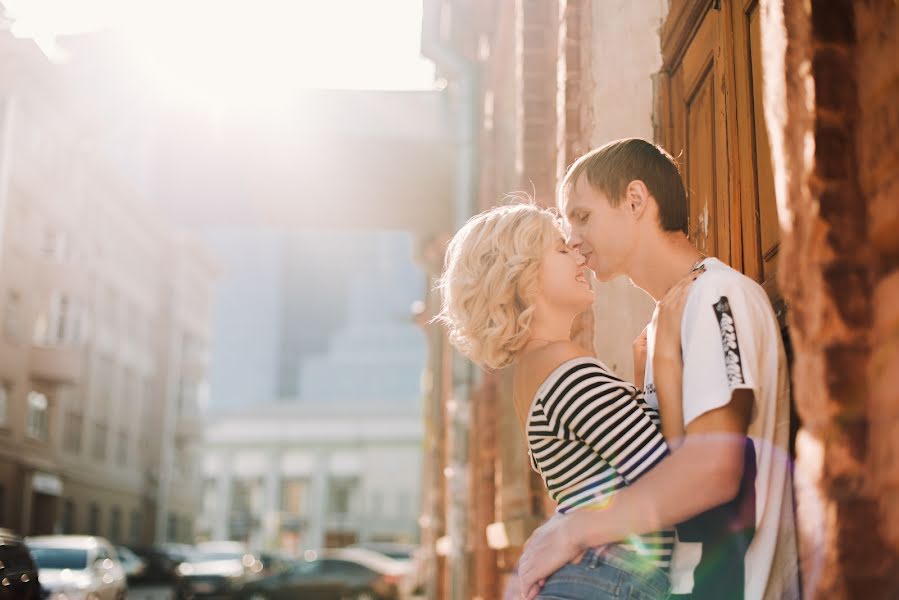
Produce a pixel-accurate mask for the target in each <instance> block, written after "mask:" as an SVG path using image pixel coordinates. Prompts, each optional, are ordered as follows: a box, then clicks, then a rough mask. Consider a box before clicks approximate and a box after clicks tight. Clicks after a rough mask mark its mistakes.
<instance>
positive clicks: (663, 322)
mask: <svg viewBox="0 0 899 600" xmlns="http://www.w3.org/2000/svg"><path fill="white" fill-rule="evenodd" d="M703 272H704V269H699V270H696V271H693V272H691V273H690V274H689V275H687V276H686V277H684V278H683V279H681V280H680V281H679V282H677V283H676V284H675V285H674V287H672V288H671V289H670V290H668V293H667V294H665V296H664V297H663V298H662V299H661V300H660V301H659V307H658V310H657V311H656V313H655V315H654V316H653V319H654V320H655V326H656V338H655V346H654V347H653V356H652V373H653V382H654V383H655V387H656V396H657V398H658V401H659V414H660V416H661V418H662V435H664V436H665V441H666V442H668V446H669V447H670V448H671V449H672V450H674V449H676V448H677V447H678V446H679V445H680V442H681V440H682V439H683V437H684V405H683V378H684V362H683V353H682V350H681V323H682V322H683V318H684V308H685V306H686V304H687V297H688V296H689V293H690V287H691V286H692V285H693V282H694V281H695V280H696V278H697V277H699V275H700V274H701V273H703Z"/></svg>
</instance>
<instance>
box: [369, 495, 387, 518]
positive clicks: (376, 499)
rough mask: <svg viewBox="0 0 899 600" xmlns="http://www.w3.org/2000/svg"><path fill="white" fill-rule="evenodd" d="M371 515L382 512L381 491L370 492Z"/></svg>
mask: <svg viewBox="0 0 899 600" xmlns="http://www.w3.org/2000/svg"><path fill="white" fill-rule="evenodd" d="M368 512H369V514H371V515H380V514H381V513H383V512H384V494H383V493H381V492H372V494H371V510H369V511H368Z"/></svg>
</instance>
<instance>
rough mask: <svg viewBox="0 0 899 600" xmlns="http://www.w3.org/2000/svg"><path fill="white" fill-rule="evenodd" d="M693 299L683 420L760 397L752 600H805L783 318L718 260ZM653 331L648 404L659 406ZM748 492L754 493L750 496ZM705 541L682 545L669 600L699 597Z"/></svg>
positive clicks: (685, 339) (687, 315)
mask: <svg viewBox="0 0 899 600" xmlns="http://www.w3.org/2000/svg"><path fill="white" fill-rule="evenodd" d="M702 264H703V266H704V267H705V269H706V272H705V273H703V274H702V275H700V276H699V277H698V278H697V279H696V281H695V282H694V283H693V285H692V287H691V289H690V291H689V292H688V296H687V301H686V305H685V308H684V315H683V321H682V322H681V349H682V351H683V356H684V377H683V409H684V410H683V414H684V426H687V425H689V424H690V422H692V421H693V420H694V419H696V418H697V417H699V416H701V415H702V414H704V413H706V412H708V411H711V410H714V409H716V408H720V407H722V406H725V405H726V404H728V403H729V402H730V400H731V394H732V393H733V391H734V390H736V389H740V388H745V389H750V390H752V391H753V392H754V395H755V402H754V405H753V409H752V419H751V422H750V425H749V437H750V439H751V440H752V442H753V446H754V449H755V458H756V477H755V523H756V528H755V533H754V536H753V537H752V541H751V543H750V544H749V546H748V549H747V550H746V554H745V559H744V561H743V566H744V571H743V574H744V581H745V590H744V598H745V599H746V600H769V599H770V600H775V599H777V600H782V599H788V600H792V599H793V598H796V599H798V598H799V574H798V573H799V571H798V559H797V551H796V527H795V515H794V509H793V485H792V474H791V467H790V454H789V436H790V404H789V402H790V400H789V398H790V396H789V394H790V389H789V373H788V368H787V361H786V356H785V353H784V347H783V342H782V340H781V336H780V331H779V328H778V325H777V319H776V317H775V315H774V311H773V309H772V308H771V304H770V302H769V300H768V296H767V294H765V291H764V290H763V289H762V288H761V286H759V285H758V284H757V283H756V282H754V281H753V280H751V279H749V278H748V277H746V276H745V275H743V274H742V273H740V272H738V271H736V270H734V269H732V268H730V267H728V266H727V265H725V264H724V263H722V262H721V261H720V260H718V259H716V258H708V259H705V260H704V261H703V263H702ZM654 347H655V329H654V327H653V326H652V325H650V327H649V330H648V331H647V360H646V378H645V381H644V384H645V388H644V389H645V398H646V401H647V402H648V403H649V404H650V405H651V406H654V407H656V408H658V405H659V404H658V397H657V396H656V391H655V385H654V382H653V372H652V357H653V349H654ZM750 489H751V488H750ZM702 546H703V544H702V543H700V542H695V543H688V542H683V541H680V540H679V541H678V542H677V543H676V545H675V549H674V557H673V562H672V566H671V581H672V593H673V594H688V593H690V592H692V591H693V589H694V583H695V580H694V571H695V570H696V568H697V566H698V565H699V562H700V559H701V555H702Z"/></svg>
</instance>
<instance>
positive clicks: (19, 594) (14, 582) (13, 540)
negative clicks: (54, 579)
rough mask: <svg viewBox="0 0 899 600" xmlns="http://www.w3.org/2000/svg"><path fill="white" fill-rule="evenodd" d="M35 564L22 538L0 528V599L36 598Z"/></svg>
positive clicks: (37, 591) (38, 594)
mask: <svg viewBox="0 0 899 600" xmlns="http://www.w3.org/2000/svg"><path fill="white" fill-rule="evenodd" d="M40 597H41V588H40V582H39V581H38V570H37V565H35V564H34V560H33V559H32V558H31V554H30V553H29V552H28V547H27V546H25V543H24V542H23V541H22V538H20V537H19V536H17V535H16V534H14V533H13V532H12V531H9V530H8V529H0V600H38V599H39V598H40Z"/></svg>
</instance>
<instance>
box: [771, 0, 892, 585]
mask: <svg viewBox="0 0 899 600" xmlns="http://www.w3.org/2000/svg"><path fill="white" fill-rule="evenodd" d="M895 12H896V3H895V2H891V1H890V0H872V1H870V2H856V3H853V2H849V1H848V0H837V1H834V0H828V1H824V0H813V1H812V2H810V3H807V4H805V3H794V2H787V1H785V0H771V1H770V2H769V3H768V4H767V5H766V6H765V12H764V16H763V18H764V23H763V46H764V53H765V56H764V67H765V73H766V90H765V103H766V107H765V110H766V120H767V124H768V128H769V132H770V134H771V136H770V137H771V144H772V158H773V163H774V168H775V187H776V192H777V195H778V201H779V212H780V219H781V225H782V229H783V254H782V261H783V262H782V263H781V268H780V269H779V276H780V285H781V286H782V289H783V292H784V296H785V297H786V299H787V301H788V302H789V304H790V325H791V330H792V338H793V341H794V346H795V355H796V362H795V366H794V395H795V398H796V404H797V407H798V410H799V414H800V418H801V419H802V431H801V432H800V435H799V438H798V440H797V453H798V456H797V467H796V469H797V476H796V485H797V499H798V502H799V507H798V514H799V519H800V532H801V533H800V545H801V553H802V569H803V575H804V582H803V583H804V586H805V595H806V597H809V598H824V597H826V598H847V599H848V598H896V597H899V553H897V552H896V547H895V546H896V538H897V536H896V529H897V525H899V518H897V510H899V507H897V504H896V503H895V502H890V501H889V500H895V498H896V496H895V493H896V482H897V481H899V480H897V478H896V477H895V473H897V470H896V467H895V462H894V461H891V460H890V459H891V458H892V457H893V453H895V452H896V449H897V441H896V440H897V435H896V434H897V433H899V427H897V424H899V420H897V418H896V415H897V414H899V404H897V402H896V399H897V392H899V387H895V386H894V387H889V384H890V378H891V377H895V375H892V374H891V373H896V372H899V371H897V369H899V353H897V352H896V351H895V350H894V348H895V341H896V334H895V331H896V323H897V322H899V319H897V318H896V317H897V316H899V313H896V311H895V308H892V310H893V316H892V317H891V316H890V314H889V313H890V310H891V307H895V306H896V305H897V303H899V289H897V287H896V283H895V281H896V279H895V277H894V271H893V269H895V267H896V262H895V257H896V252H895V251H894V249H893V248H892V245H894V244H895V243H896V241H895V237H896V236H895V235H893V236H889V235H884V234H883V233H882V232H883V231H884V223H886V222H889V218H890V213H891V212H895V211H892V210H891V209H889V208H888V209H884V208H883V199H884V198H886V197H887V194H889V191H890V189H891V188H890V186H892V187H893V189H895V175H893V174H894V173H895V172H896V166H897V160H896V148H897V146H896V144H897V141H896V140H897V138H896V137H895V135H893V136H892V137H890V135H889V133H884V129H889V127H890V122H892V127H893V131H894V133H895V130H896V122H897V121H896V117H895V115H896V112H895V110H896V109H895V105H896V102H895V100H896V93H895V90H896V77H897V72H899V71H897V66H896V63H895V61H884V60H882V58H881V59H878V58H877V57H878V56H880V57H884V56H890V54H889V53H888V52H889V50H890V49H892V51H893V55H895V53H896V35H897V31H899V29H897V26H896V15H895ZM781 73H783V74H784V75H783V76H781V75H780V74H781ZM775 74H776V75H775ZM891 91H892V94H890V92H891ZM890 99H892V100H893V102H892V103H891V102H890ZM891 226H892V227H893V229H892V230H891V231H893V232H895V231H897V229H895V227H896V226H897V223H896V220H895V219H894V220H893V222H892V225H891ZM887 239H890V241H889V242H886V241H885V240H887ZM872 288H873V289H874V290H875V293H874V294H872V293H871V290H872ZM891 330H892V332H893V333H890V331H891ZM889 365H895V368H893V369H892V371H890V367H889ZM890 494H893V495H892V496H890ZM889 543H892V544H893V546H892V547H891V546H890V545H889Z"/></svg>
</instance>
